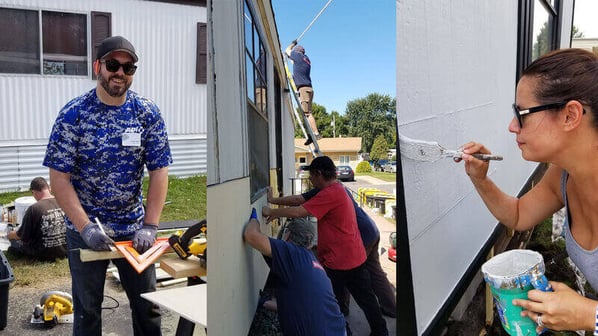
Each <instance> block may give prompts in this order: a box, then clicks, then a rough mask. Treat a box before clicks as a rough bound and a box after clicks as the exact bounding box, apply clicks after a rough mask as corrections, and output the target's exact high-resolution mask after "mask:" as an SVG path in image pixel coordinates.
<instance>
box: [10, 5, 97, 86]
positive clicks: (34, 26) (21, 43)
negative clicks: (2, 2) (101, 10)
mask: <svg viewBox="0 0 598 336" xmlns="http://www.w3.org/2000/svg"><path fill="white" fill-rule="evenodd" d="M40 21H41V27H40V24H39V23H40ZM0 22H2V23H3V34H1V35H2V36H0V72H1V73H22V74H44V75H72V76H86V75H87V73H88V56H87V16H86V15H84V14H74V13H63V12H54V11H39V10H25V9H15V8H0ZM40 45H41V50H40Z"/></svg>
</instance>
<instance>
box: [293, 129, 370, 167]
mask: <svg viewBox="0 0 598 336" xmlns="http://www.w3.org/2000/svg"><path fill="white" fill-rule="evenodd" d="M304 143H305V139H295V167H296V168H297V167H299V166H300V165H304V164H309V163H310V162H311V161H312V160H313V155H312V154H311V152H310V150H309V148H307V146H305V145H304ZM318 146H319V147H320V151H321V152H322V154H324V155H326V156H328V157H330V158H331V159H332V161H334V164H335V165H337V166H341V165H342V166H351V168H353V169H355V167H356V166H357V164H358V163H359V162H361V161H362V158H361V155H360V154H359V152H360V151H361V137H352V138H322V139H320V140H318Z"/></svg>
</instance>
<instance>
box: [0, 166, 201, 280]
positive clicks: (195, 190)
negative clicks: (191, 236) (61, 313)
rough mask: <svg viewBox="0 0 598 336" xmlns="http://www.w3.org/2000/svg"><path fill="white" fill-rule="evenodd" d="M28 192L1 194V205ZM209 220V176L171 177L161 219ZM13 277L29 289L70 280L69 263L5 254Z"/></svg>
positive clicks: (144, 187)
mask: <svg viewBox="0 0 598 336" xmlns="http://www.w3.org/2000/svg"><path fill="white" fill-rule="evenodd" d="M147 182H148V179H147V178H146V179H145V180H144V186H143V195H144V197H145V195H146V192H147ZM30 195H31V193H30V192H29V191H26V192H9V193H2V194H0V204H8V203H10V202H12V201H14V200H15V199H16V198H18V197H21V196H30ZM204 218H206V176H205V175H200V176H193V177H188V178H176V177H174V176H170V177H169V180H168V194H167V196H166V205H164V210H163V211H162V216H161V218H160V220H161V221H163V222H172V221H178V220H189V219H198V220H199V219H204ZM6 258H7V259H8V261H9V263H10V266H11V267H12V270H13V274H14V275H15V286H27V285H30V284H32V283H34V282H35V281H39V279H40V275H41V274H43V278H45V279H52V278H53V277H64V276H69V269H68V262H67V259H62V260H56V261H55V262H39V261H35V260H31V259H29V258H22V257H18V256H15V255H12V254H10V253H6Z"/></svg>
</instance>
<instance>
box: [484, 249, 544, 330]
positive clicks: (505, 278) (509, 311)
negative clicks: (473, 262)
mask: <svg viewBox="0 0 598 336" xmlns="http://www.w3.org/2000/svg"><path fill="white" fill-rule="evenodd" d="M482 273H483V274H484V280H486V283H488V284H489V285H490V289H491V291H492V297H493V298H494V304H495V305H496V310H497V311H498V316H499V317H500V322H501V323H502V326H503V328H504V329H505V331H506V332H507V333H508V334H509V335H511V336H524V335H529V336H536V335H537V333H536V327H537V325H536V322H535V321H532V320H531V319H530V318H528V317H522V316H521V311H522V310H523V308H521V307H519V306H514V305H513V303H512V302H513V300H514V299H525V300H527V292H528V291H529V290H531V289H541V290H551V289H550V288H549V287H550V285H548V283H547V281H546V277H545V276H544V259H543V258H542V255H541V254H540V253H538V252H535V251H531V250H510V251H507V252H504V253H501V254H499V255H496V256H495V257H493V258H491V259H490V260H488V261H486V262H485V263H484V265H482ZM539 279H543V280H544V281H542V280H539ZM542 284H544V287H542Z"/></svg>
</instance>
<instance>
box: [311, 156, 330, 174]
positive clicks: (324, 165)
mask: <svg viewBox="0 0 598 336" xmlns="http://www.w3.org/2000/svg"><path fill="white" fill-rule="evenodd" d="M305 169H306V170H309V171H312V170H319V171H327V172H334V173H335V174H336V166H335V165H334V162H332V160H331V159H330V158H329V157H328V156H318V157H317V158H315V159H314V160H313V161H312V162H311V164H310V165H309V166H307V167H306V168H305Z"/></svg>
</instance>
